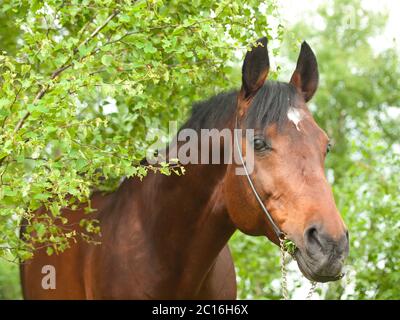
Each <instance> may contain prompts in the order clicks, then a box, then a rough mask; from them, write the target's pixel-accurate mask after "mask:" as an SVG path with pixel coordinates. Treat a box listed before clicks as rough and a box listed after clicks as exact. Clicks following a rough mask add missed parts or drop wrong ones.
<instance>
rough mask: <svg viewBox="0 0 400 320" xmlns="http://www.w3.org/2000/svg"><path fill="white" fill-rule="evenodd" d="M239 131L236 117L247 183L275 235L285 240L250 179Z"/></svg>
mask: <svg viewBox="0 0 400 320" xmlns="http://www.w3.org/2000/svg"><path fill="white" fill-rule="evenodd" d="M238 129H239V121H238V118H237V116H236V128H235V131H236V132H235V138H236V139H235V141H236V147H237V151H238V154H239V158H240V162H241V163H242V166H243V169H244V172H245V173H246V177H247V181H248V182H249V185H250V187H251V189H252V191H253V194H254V195H255V197H256V199H257V201H258V203H259V204H260V207H261V209H262V210H263V211H264V213H265V215H266V216H267V219H268V221H269V223H270V224H271V226H272V230H274V232H275V235H276V236H277V237H278V240H280V239H283V238H284V237H285V234H284V233H283V232H282V231H281V230H280V229H279V227H278V226H277V225H276V224H275V222H274V219H272V216H271V214H270V213H269V211H268V209H267V208H266V207H265V205H264V203H263V202H262V200H261V198H260V196H259V194H258V192H257V190H256V188H255V186H254V183H253V181H252V180H251V178H250V174H249V171H248V170H247V167H246V164H245V161H244V159H243V155H242V148H241V147H240V145H239V137H238V133H237V131H238Z"/></svg>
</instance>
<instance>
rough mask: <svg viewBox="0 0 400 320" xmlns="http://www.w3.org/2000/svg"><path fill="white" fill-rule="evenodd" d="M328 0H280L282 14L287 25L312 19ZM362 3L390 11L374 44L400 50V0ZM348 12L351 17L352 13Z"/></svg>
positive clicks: (381, 10) (366, 0) (318, 26)
mask: <svg viewBox="0 0 400 320" xmlns="http://www.w3.org/2000/svg"><path fill="white" fill-rule="evenodd" d="M326 2H330V0H308V1H299V0H278V4H279V7H280V12H281V16H282V18H283V19H284V21H285V24H286V25H287V26H290V25H292V24H294V23H296V22H297V21H300V20H303V19H304V20H308V21H310V15H309V13H310V12H312V11H314V10H315V9H316V8H318V7H319V6H320V5H321V4H323V3H326ZM361 3H362V5H363V6H364V8H365V9H368V10H371V11H378V12H388V13H389V18H388V24H387V28H386V30H385V32H384V33H383V34H382V35H380V36H379V37H378V39H375V40H376V45H374V47H375V48H377V50H379V48H382V49H386V48H389V47H393V46H394V45H395V46H397V48H399V50H400V1H399V0H379V1H376V0H362V1H361ZM347 14H349V15H350V17H351V13H347ZM312 22H313V23H314V24H315V26H316V28H320V27H321V21H318V20H317V19H316V20H314V21H312ZM394 41H395V42H394Z"/></svg>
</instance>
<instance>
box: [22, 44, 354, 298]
mask: <svg viewBox="0 0 400 320" xmlns="http://www.w3.org/2000/svg"><path fill="white" fill-rule="evenodd" d="M269 69H270V63H269V57H268V49H267V39H266V38H265V37H264V38H261V39H259V40H258V42H257V45H254V46H253V47H252V50H251V51H248V52H247V54H246V56H245V59H244V63H243V67H242V85H241V89H240V90H238V91H231V92H227V93H221V94H219V95H217V96H215V97H212V98H211V99H209V100H208V101H205V102H201V103H198V104H196V105H195V106H194V109H193V112H192V115H191V117H190V118H189V120H188V121H187V122H186V124H185V125H184V126H183V128H190V129H192V130H194V131H196V132H197V131H200V130H201V129H205V128H208V129H213V128H214V129H228V130H230V131H233V130H234V129H235V128H236V129H237V128H240V129H249V128H250V129H253V130H254V132H255V134H254V139H253V141H250V143H251V145H252V148H253V151H254V169H253V171H252V172H250V173H249V174H248V175H247V176H245V175H238V174H236V171H235V169H237V168H238V167H240V166H241V164H240V163H239V164H238V163H233V162H232V163H230V164H229V163H228V164H226V163H221V164H187V165H186V166H185V169H186V173H185V174H184V175H182V176H178V175H170V176H166V175H162V174H155V173H149V174H148V175H147V176H146V177H144V179H143V181H140V180H139V179H138V178H127V179H125V180H124V181H123V182H122V183H121V185H120V187H119V188H118V189H117V190H116V191H115V192H113V193H111V194H107V195H102V194H100V193H94V194H93V195H92V198H91V204H92V207H93V208H95V209H96V211H95V212H94V213H93V214H92V217H94V218H96V219H98V220H99V221H100V226H101V245H91V244H88V243H86V242H85V241H81V240H78V241H77V242H76V243H71V248H70V249H68V250H66V251H65V252H63V253H60V254H53V255H52V256H48V255H47V254H46V252H45V250H44V249H37V250H36V251H35V253H34V256H33V258H32V259H31V260H29V261H26V262H25V263H24V264H21V268H20V270H21V281H22V288H23V295H24V298H26V299H235V298H236V290H237V288H236V278H235V269H234V264H233V260H232V256H231V253H230V251H229V247H228V240H229V239H230V237H231V236H232V234H233V233H234V232H235V231H236V230H240V231H242V232H244V233H245V234H248V235H253V236H265V237H267V238H268V239H269V240H270V241H272V242H274V243H275V244H277V245H279V236H280V234H279V233H278V232H280V233H281V234H284V235H285V236H286V238H288V239H290V240H292V241H293V242H294V243H295V245H296V248H297V249H296V251H295V253H294V255H295V257H296V260H297V263H298V266H299V269H300V270H301V271H302V273H303V274H304V275H305V276H306V277H307V278H308V279H310V280H313V281H318V282H326V281H334V280H337V279H338V278H340V274H341V270H342V267H343V263H344V260H345V258H346V256H347V255H348V250H349V240H348V232H347V229H346V226H345V224H344V222H343V220H342V218H341V216H340V214H339V212H338V209H337V207H336V205H335V201H334V197H333V194H332V191H331V188H330V185H329V183H328V181H327V179H326V177H325V173H324V160H325V157H326V154H327V151H328V146H329V139H328V136H327V135H326V133H325V132H324V131H323V130H322V129H321V128H320V127H319V126H318V125H317V123H316V122H315V120H314V119H313V116H312V114H311V112H310V111H309V110H308V107H307V102H308V101H309V100H310V99H311V98H312V96H313V95H314V93H315V92H316V90H317V86H318V79H319V74H318V65H317V60H316V57H315V55H314V53H313V51H312V50H311V48H310V47H309V45H308V44H307V43H306V42H303V44H302V46H301V50H300V54H299V57H298V61H297V65H296V69H295V71H294V73H293V75H292V77H291V80H290V81H289V82H288V83H284V82H276V81H269V80H267V76H268V72H269ZM238 139H239V140H240V141H239V142H240V144H243V143H244V142H245V141H244V140H246V139H247V138H245V137H244V136H243V135H242V136H240V137H239V138H238ZM230 147H231V149H232V150H233V149H234V147H233V146H230ZM178 148H179V146H178ZM220 148H221V150H222V151H225V150H223V149H224V148H225V146H224V145H222V146H221V147H220ZM243 157H244V158H245V157H246V155H243ZM43 212H44V209H41V210H39V213H43ZM63 214H64V215H65V216H66V217H67V218H68V219H69V222H70V223H71V224H74V223H75V224H76V225H77V227H76V228H77V229H78V228H79V221H80V219H82V218H87V215H85V214H84V210H83V209H81V210H76V211H72V210H69V209H65V210H64V211H63ZM274 227H275V228H274ZM276 230H278V232H276ZM243 254H245V253H243ZM49 265H50V266H53V267H54V270H55V271H56V286H55V288H52V289H48V288H43V286H42V278H43V276H44V275H43V273H42V271H43V267H44V266H49Z"/></svg>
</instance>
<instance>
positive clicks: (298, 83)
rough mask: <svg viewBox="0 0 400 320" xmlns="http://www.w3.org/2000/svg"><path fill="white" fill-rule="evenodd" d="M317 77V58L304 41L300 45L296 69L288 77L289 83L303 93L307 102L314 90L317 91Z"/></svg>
mask: <svg viewBox="0 0 400 320" xmlns="http://www.w3.org/2000/svg"><path fill="white" fill-rule="evenodd" d="M318 79H319V73H318V63H317V58H316V57H315V54H314V52H313V51H312V50H311V48H310V46H309V45H308V43H307V42H305V41H304V42H303V43H302V45H301V50H300V55H299V58H298V59H297V65H296V70H295V71H294V73H293V75H292V78H291V79H290V83H291V84H293V85H294V86H295V87H297V88H298V89H299V90H300V91H301V92H302V93H303V96H304V99H305V101H306V102H307V101H309V100H310V99H311V98H312V97H313V95H314V93H315V91H317V88H318Z"/></svg>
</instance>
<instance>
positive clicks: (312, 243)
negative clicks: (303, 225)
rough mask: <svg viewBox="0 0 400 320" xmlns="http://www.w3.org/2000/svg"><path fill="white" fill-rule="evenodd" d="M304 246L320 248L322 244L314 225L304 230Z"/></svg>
mask: <svg viewBox="0 0 400 320" xmlns="http://www.w3.org/2000/svg"><path fill="white" fill-rule="evenodd" d="M305 242H306V246H307V247H309V248H310V249H313V248H315V249H316V248H318V249H322V244H321V241H320V238H319V233H318V230H317V228H316V227H310V228H308V229H307V230H306V232H305Z"/></svg>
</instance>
